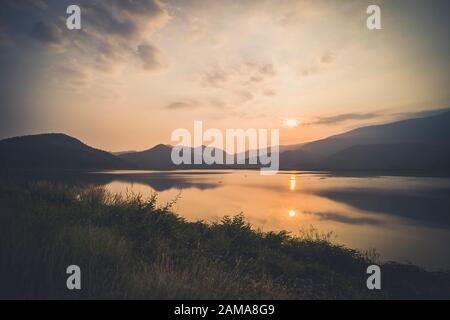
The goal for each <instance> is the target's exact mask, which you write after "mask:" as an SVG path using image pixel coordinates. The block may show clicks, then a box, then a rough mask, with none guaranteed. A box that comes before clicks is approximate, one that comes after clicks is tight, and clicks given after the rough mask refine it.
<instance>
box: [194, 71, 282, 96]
mask: <svg viewBox="0 0 450 320" xmlns="http://www.w3.org/2000/svg"><path fill="white" fill-rule="evenodd" d="M276 75H277V72H276V69H275V67H274V65H273V64H272V63H261V62H258V63H256V62H243V63H240V64H234V65H228V66H226V67H224V66H222V65H213V66H211V67H210V68H209V69H208V70H207V71H205V72H204V73H203V75H202V76H201V84H202V86H203V87H205V88H214V89H215V90H217V89H221V90H222V91H223V92H224V93H225V94H227V95H228V99H227V100H228V101H227V102H228V103H230V104H240V103H247V102H249V101H252V100H254V99H256V98H257V97H258V96H259V97H265V98H267V97H270V96H273V95H275V90H273V89H272V88H271V84H272V83H271V81H272V79H273V78H275V77H276Z"/></svg>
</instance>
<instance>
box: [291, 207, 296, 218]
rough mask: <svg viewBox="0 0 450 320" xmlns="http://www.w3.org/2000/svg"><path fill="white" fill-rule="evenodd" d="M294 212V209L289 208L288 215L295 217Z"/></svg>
mask: <svg viewBox="0 0 450 320" xmlns="http://www.w3.org/2000/svg"><path fill="white" fill-rule="evenodd" d="M296 214H297V213H296V212H295V210H294V209H291V210H289V217H295V215H296Z"/></svg>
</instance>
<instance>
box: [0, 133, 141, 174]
mask: <svg viewBox="0 0 450 320" xmlns="http://www.w3.org/2000/svg"><path fill="white" fill-rule="evenodd" d="M130 167H133V165H131V164H129V163H127V162H126V161H124V160H122V159H120V158H118V157H116V156H114V155H112V154H110V153H108V152H106V151H102V150H98V149H94V148H92V147H90V146H88V145H86V144H84V143H83V142H81V141H79V140H77V139H75V138H72V137H70V136H68V135H65V134H40V135H30V136H23V137H15V138H9V139H4V140H1V141H0V169H5V168H6V169H7V168H17V169H73V170H77V169H80V170H81V169H82V170H86V169H122V168H130Z"/></svg>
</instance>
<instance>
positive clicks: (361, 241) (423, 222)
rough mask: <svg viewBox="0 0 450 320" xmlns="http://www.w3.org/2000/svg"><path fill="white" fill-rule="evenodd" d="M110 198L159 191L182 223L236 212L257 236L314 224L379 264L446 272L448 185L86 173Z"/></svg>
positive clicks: (317, 177)
mask: <svg viewBox="0 0 450 320" xmlns="http://www.w3.org/2000/svg"><path fill="white" fill-rule="evenodd" d="M90 179H92V181H96V184H100V185H104V186H106V188H107V189H108V190H110V191H111V192H114V193H123V194H125V193H127V192H134V193H141V194H143V195H151V194H152V193H154V192H156V193H158V199H159V203H160V204H161V205H163V204H165V203H167V202H170V201H172V200H174V199H178V200H177V202H176V204H175V206H174V211H175V212H176V213H178V214H180V215H181V216H183V217H185V218H186V219H188V220H191V221H196V220H205V221H209V222H212V221H217V220H219V219H220V218H221V217H223V216H224V215H236V214H239V213H241V212H242V213H243V214H244V215H245V217H246V218H247V220H248V221H249V222H250V223H251V224H252V225H253V226H254V227H256V228H260V229H262V230H263V231H278V230H287V231H289V232H291V233H292V234H298V232H299V231H300V230H301V229H304V228H309V227H310V226H314V227H315V228H317V229H318V230H319V231H320V232H322V233H327V232H330V231H332V232H333V234H334V235H335V236H336V238H335V241H336V242H337V243H339V244H342V245H345V246H348V247H351V248H358V249H363V250H367V249H371V248H375V249H376V250H377V252H378V253H379V254H380V257H381V259H382V260H383V261H389V260H394V261H397V262H403V263H405V262H406V263H408V262H410V263H413V264H417V265H420V266H423V267H426V268H427V269H432V270H437V269H442V268H445V269H450V255H449V250H448V244H449V243H450V179H449V178H434V177H433V178H431V177H402V176H370V175H367V176H364V175H357V176H344V175H340V176H338V175H333V174H329V173H320V172H319V173H318V172H282V173H279V174H277V175H274V176H262V175H260V173H259V171H241V170H210V171H203V170H202V171H170V172H158V171H111V172H101V173H92V174H91V176H90Z"/></svg>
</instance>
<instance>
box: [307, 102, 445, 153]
mask: <svg viewBox="0 0 450 320" xmlns="http://www.w3.org/2000/svg"><path fill="white" fill-rule="evenodd" d="M449 137H450V111H448V112H444V113H442V114H438V115H434V116H431V117H425V118H416V119H408V120H402V121H397V122H392V123H388V124H382V125H374V126H367V127H362V128H358V129H354V130H351V131H348V132H346V133H343V134H338V135H335V136H331V137H329V138H326V139H322V140H318V141H314V142H310V143H307V144H305V145H303V146H302V147H301V149H302V150H305V151H308V152H310V153H311V154H315V155H316V156H322V157H324V156H331V155H332V154H334V153H336V152H339V151H341V150H344V149H347V148H349V147H352V146H356V145H368V144H398V143H422V144H434V145H439V144H447V143H448V141H449Z"/></svg>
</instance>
